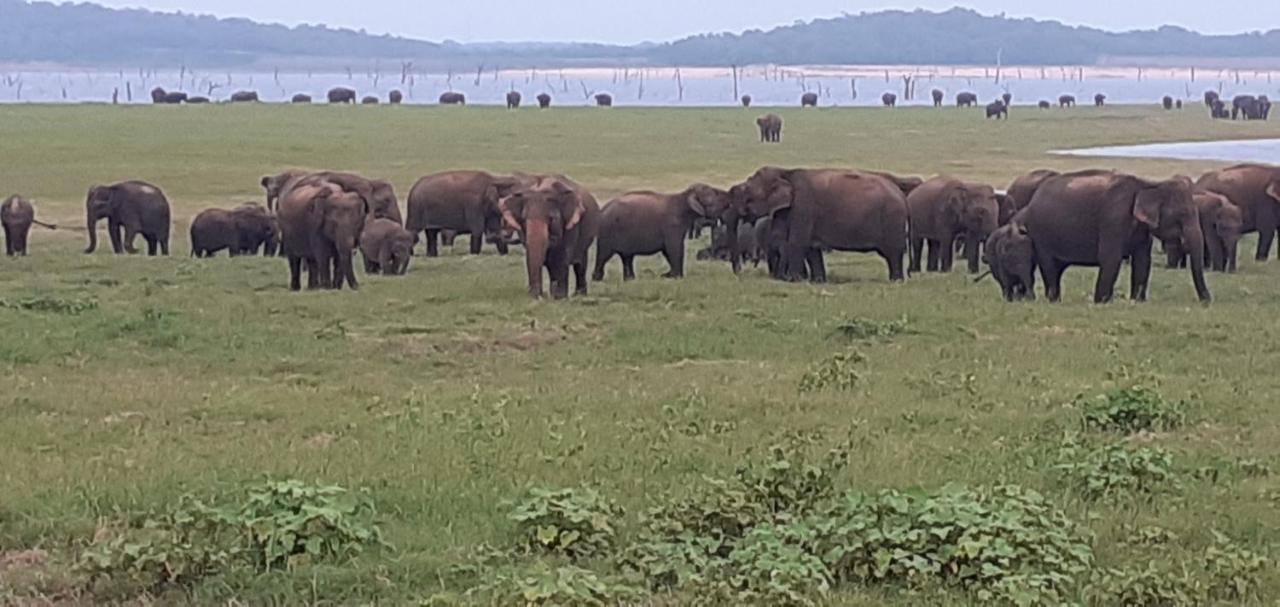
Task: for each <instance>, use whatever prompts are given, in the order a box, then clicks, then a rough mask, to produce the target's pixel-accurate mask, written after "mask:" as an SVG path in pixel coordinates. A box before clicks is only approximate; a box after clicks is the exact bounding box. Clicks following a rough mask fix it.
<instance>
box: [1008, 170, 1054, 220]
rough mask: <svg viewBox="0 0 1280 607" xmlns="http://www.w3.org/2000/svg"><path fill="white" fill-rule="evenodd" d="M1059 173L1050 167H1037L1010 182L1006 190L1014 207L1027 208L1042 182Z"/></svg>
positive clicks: (1019, 209)
mask: <svg viewBox="0 0 1280 607" xmlns="http://www.w3.org/2000/svg"><path fill="white" fill-rule="evenodd" d="M1058 175H1059V173H1058V172H1057V171H1054V170H1050V169H1036V170H1034V171H1031V172H1030V173H1027V174H1026V175H1023V176H1021V177H1018V178H1017V179H1014V180H1013V183H1011V184H1009V189H1007V190H1005V194H1006V195H1008V196H1009V198H1010V199H1012V200H1013V207H1014V209H1015V210H1017V211H1021V210H1022V209H1025V208H1027V205H1029V204H1031V199H1032V198H1033V197H1034V196H1035V195H1036V190H1038V189H1040V184H1042V183H1044V182H1045V180H1047V179H1049V178H1050V177H1057V176H1058Z"/></svg>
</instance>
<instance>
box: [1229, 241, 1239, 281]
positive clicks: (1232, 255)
mask: <svg viewBox="0 0 1280 607" xmlns="http://www.w3.org/2000/svg"><path fill="white" fill-rule="evenodd" d="M1236 255H1237V251H1236V245H1231V246H1229V247H1227V272H1228V273H1230V274H1235V273H1236Z"/></svg>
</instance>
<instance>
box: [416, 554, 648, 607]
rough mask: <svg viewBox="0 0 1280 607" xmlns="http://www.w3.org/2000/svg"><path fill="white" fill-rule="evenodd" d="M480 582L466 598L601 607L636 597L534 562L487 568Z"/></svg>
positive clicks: (623, 587)
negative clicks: (522, 565) (531, 563)
mask: <svg viewBox="0 0 1280 607" xmlns="http://www.w3.org/2000/svg"><path fill="white" fill-rule="evenodd" d="M482 579H483V580H484V581H483V583H481V584H480V585H479V586H475V587H473V588H471V589H469V590H467V591H466V593H465V596H466V598H468V599H471V600H479V601H482V603H481V604H490V605H526V606H529V605H592V606H597V605H598V606H604V605H618V604H622V603H625V602H626V601H627V600H628V599H631V598H632V597H635V596H638V595H639V592H638V591H637V590H636V589H635V588H632V587H631V586H628V585H627V584H625V583H622V582H619V581H618V580H615V579H611V578H607V577H600V576H598V575H596V574H595V573H594V572H591V571H588V570H586V569H581V568H578V567H574V566H572V565H565V566H559V567H552V566H550V565H548V564H545V563H536V564H533V565H529V566H524V567H514V568H512V567H503V568H494V569H486V570H485V571H484V574H483V576H482ZM437 602H443V601H436V600H430V599H429V600H427V601H423V603H424V604H427V605H432V604H436V603H437ZM450 604H452V603H450Z"/></svg>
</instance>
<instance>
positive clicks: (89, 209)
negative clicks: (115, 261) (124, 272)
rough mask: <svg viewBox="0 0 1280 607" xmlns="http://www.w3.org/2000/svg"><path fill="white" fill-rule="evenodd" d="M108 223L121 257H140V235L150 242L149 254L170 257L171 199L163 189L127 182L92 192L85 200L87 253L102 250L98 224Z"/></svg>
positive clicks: (91, 190) (111, 236) (105, 186)
mask: <svg viewBox="0 0 1280 607" xmlns="http://www.w3.org/2000/svg"><path fill="white" fill-rule="evenodd" d="M102 219H106V220H107V235H108V236H110V238H111V249H112V251H114V252H115V253H116V254H117V255H118V254H121V253H130V254H133V253H137V252H138V251H137V249H135V248H134V247H133V242H134V240H135V239H137V237H138V236H139V235H141V236H142V237H143V238H144V239H145V240H146V241H147V254H148V255H153V256H154V255H156V253H160V254H162V255H168V254H169V230H170V227H171V225H170V210H169V199H168V198H166V197H165V195H164V192H162V191H161V190H160V188H158V187H156V186H154V185H151V184H149V183H146V182H144V181H123V182H120V183H117V184H113V185H96V186H93V187H92V188H89V195H88V196H87V197H86V198H85V227H86V228H87V229H88V231H89V246H88V248H86V249H85V251H84V252H85V253H93V252H94V251H95V250H96V249H97V248H98V230H97V226H98V221H99V220H102Z"/></svg>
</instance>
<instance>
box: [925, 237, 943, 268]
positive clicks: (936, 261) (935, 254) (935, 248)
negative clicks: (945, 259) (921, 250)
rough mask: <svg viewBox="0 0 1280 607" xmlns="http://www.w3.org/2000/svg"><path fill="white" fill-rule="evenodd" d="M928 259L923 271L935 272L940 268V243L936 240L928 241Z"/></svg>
mask: <svg viewBox="0 0 1280 607" xmlns="http://www.w3.org/2000/svg"><path fill="white" fill-rule="evenodd" d="M927 242H928V244H929V259H928V261H927V262H926V264H927V265H926V266H925V271H928V272H937V271H938V270H939V269H941V267H942V242H941V241H937V240H928V241H927Z"/></svg>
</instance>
